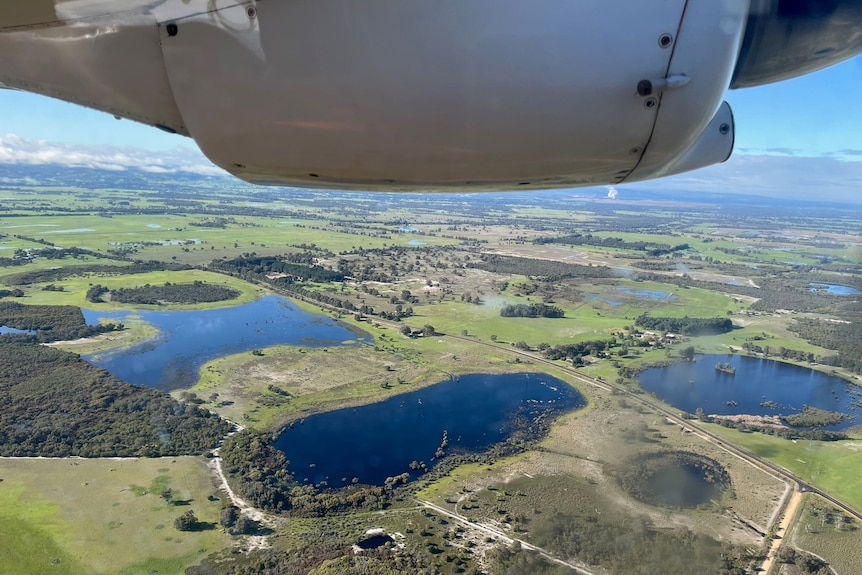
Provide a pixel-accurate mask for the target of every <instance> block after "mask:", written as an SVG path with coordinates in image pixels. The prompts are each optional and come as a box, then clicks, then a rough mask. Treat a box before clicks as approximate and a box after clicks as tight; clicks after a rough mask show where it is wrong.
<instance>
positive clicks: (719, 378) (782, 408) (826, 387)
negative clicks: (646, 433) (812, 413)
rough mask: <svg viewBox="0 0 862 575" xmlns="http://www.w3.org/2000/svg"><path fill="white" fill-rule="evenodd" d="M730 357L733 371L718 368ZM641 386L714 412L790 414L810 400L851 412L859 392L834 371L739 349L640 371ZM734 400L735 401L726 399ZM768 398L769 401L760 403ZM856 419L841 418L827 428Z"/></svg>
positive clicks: (687, 405)
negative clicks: (743, 353) (747, 353)
mask: <svg viewBox="0 0 862 575" xmlns="http://www.w3.org/2000/svg"><path fill="white" fill-rule="evenodd" d="M716 363H730V364H731V365H732V366H733V367H735V368H736V374H735V375H730V374H727V373H723V372H720V371H717V370H716V369H715V364H716ZM638 380H639V381H640V384H641V387H643V388H644V389H645V390H647V391H649V392H651V393H654V394H655V395H656V397H658V398H659V399H661V400H662V401H664V402H666V403H669V404H670V405H673V406H674V407H677V408H679V409H682V410H685V411H687V412H689V413H694V412H695V411H696V410H697V408H699V407H702V408H703V410H704V411H705V412H706V413H707V414H715V415H738V414H749V415H790V414H792V413H798V412H800V411H802V406H803V405H810V406H812V407H818V408H820V409H825V410H828V411H840V412H842V413H846V414H849V415H855V414H856V413H857V411H858V410H857V409H856V408H855V407H854V404H858V403H859V394H860V392H862V390H860V389H859V388H857V387H856V386H853V385H852V384H850V383H848V382H846V381H844V380H843V379H841V378H839V377H835V376H831V375H828V374H825V373H823V372H820V371H815V370H813V369H808V368H805V367H801V366H798V365H792V364H789V363H782V362H780V361H772V360H765V359H760V358H756V357H747V356H737V355H705V356H697V361H695V362H693V363H692V362H682V363H675V364H672V365H670V366H668V367H653V368H649V369H647V370H645V371H644V372H643V373H641V374H640V375H639V376H638ZM729 401H735V402H736V404H737V405H727V402H729ZM765 402H772V404H774V406H773V407H769V406H764V405H761V404H763V403H765ZM853 425H858V422H857V421H849V420H845V421H843V422H841V423H839V424H837V425H834V426H832V427H829V428H828V429H845V428H847V427H851V426H853Z"/></svg>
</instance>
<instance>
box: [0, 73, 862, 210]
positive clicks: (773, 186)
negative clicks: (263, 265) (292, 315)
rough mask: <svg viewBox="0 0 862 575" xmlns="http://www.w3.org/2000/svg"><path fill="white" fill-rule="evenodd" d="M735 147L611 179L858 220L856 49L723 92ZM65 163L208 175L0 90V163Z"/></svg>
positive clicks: (210, 170) (204, 165) (143, 136)
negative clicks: (721, 158)
mask: <svg viewBox="0 0 862 575" xmlns="http://www.w3.org/2000/svg"><path fill="white" fill-rule="evenodd" d="M726 99H727V101H728V102H729V103H730V105H731V107H732V108H733V113H734V118H735V121H736V145H735V150H734V154H733V156H732V157H731V159H730V160H728V161H727V162H725V163H724V164H720V165H717V166H712V167H709V168H705V169H702V170H698V171H695V172H690V173H688V174H684V175H680V176H674V177H672V178H666V179H662V180H656V181H651V182H643V183H633V184H622V185H620V186H617V189H618V191H619V193H620V197H624V194H625V190H626V189H627V188H631V189H638V190H660V189H665V190H679V191H690V192H693V193H694V192H698V191H705V192H722V193H741V194H747V195H759V196H772V197H779V198H780V197H784V198H798V199H804V198H812V197H816V198H823V199H827V200H841V201H851V202H859V205H860V218H862V56H859V57H856V58H854V59H851V60H848V61H846V62H844V63H842V64H839V65H836V66H833V67H831V68H827V69H825V70H821V71H819V72H816V73H814V74H810V75H808V76H803V77H801V78H797V79H794V80H789V81H785V82H781V83H777V84H772V85H767V86H761V87H757V88H748V89H745V90H732V91H729V92H728V93H727V95H726ZM22 163H24V164H61V165H62V164H68V165H78V166H81V165H83V166H92V167H97V168H105V169H114V170H122V169H126V168H128V167H132V166H134V167H139V168H142V169H145V170H148V171H151V172H172V171H177V170H182V171H186V172H191V173H199V174H204V175H214V174H220V173H224V172H222V171H221V170H220V169H219V168H217V167H215V166H213V165H212V164H211V163H210V162H209V161H208V160H207V159H206V158H205V157H204V156H203V155H202V154H201V153H200V152H199V150H198V149H197V146H196V145H195V144H194V142H193V141H192V140H191V139H189V138H184V137H182V136H177V135H171V134H166V133H164V132H161V131H159V130H157V129H155V128H152V127H149V126H144V125H141V124H137V123H135V122H132V121H130V120H119V121H118V120H116V119H114V118H113V117H112V116H110V115H108V114H104V113H102V112H96V111H93V110H90V109H87V108H83V107H80V106H75V105H72V104H66V103H64V102H60V101H58V100H53V99H50V98H46V97H43V96H37V95H34V94H28V93H25V92H17V91H12V90H0V177H2V167H3V164H22Z"/></svg>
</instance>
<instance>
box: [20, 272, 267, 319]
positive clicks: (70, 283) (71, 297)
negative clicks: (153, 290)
mask: <svg viewBox="0 0 862 575" xmlns="http://www.w3.org/2000/svg"><path fill="white" fill-rule="evenodd" d="M194 281H201V282H205V283H210V284H214V285H222V286H226V287H229V288H233V289H235V290H237V291H239V292H240V295H239V296H238V297H236V298H234V299H230V300H225V301H218V302H208V303H199V304H183V305H173V304H172V305H164V306H158V305H143V304H121V303H115V302H111V301H105V302H102V303H92V302H90V301H87V299H86V294H87V290H88V289H90V287H92V286H93V285H95V284H101V285H103V286H107V287H108V288H110V289H117V288H134V287H138V286H143V285H146V284H150V285H162V284H164V283H165V282H170V283H192V282H194ZM49 283H53V284H54V285H55V286H57V287H58V288H63V291H44V290H43V289H42V288H43V287H45V285H47V283H45V284H34V285H33V286H31V287H29V288H27V289H26V290H25V293H26V296H25V297H24V298H20V299H19V301H20V302H21V303H25V304H43V305H74V306H78V307H83V308H88V309H94V310H106V311H116V310H148V309H158V310H195V309H212V308H219V307H230V306H235V305H241V304H244V303H248V302H250V301H254V300H255V299H257V298H259V297H260V296H261V295H263V294H265V293H267V292H266V291H265V290H264V289H263V288H260V287H258V286H255V285H252V284H250V283H248V282H245V281H243V280H241V279H237V278H233V277H230V276H226V275H222V274H217V273H213V272H207V271H201V270H184V271H159V272H150V273H143V274H130V275H121V274H120V275H117V274H103V273H92V274H84V275H80V276H75V277H70V278H66V279H63V280H60V281H56V282H49ZM106 299H107V298H106Z"/></svg>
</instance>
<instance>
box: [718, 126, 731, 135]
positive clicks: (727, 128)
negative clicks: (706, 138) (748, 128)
mask: <svg viewBox="0 0 862 575" xmlns="http://www.w3.org/2000/svg"><path fill="white" fill-rule="evenodd" d="M718 131H719V132H720V133H721V135H723V136H726V135H727V134H729V133H730V124H722V125H720V126H719V127H718Z"/></svg>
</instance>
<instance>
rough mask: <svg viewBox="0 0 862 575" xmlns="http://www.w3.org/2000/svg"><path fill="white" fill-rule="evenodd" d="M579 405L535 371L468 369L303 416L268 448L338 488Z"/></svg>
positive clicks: (381, 477)
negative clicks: (427, 384)
mask: <svg viewBox="0 0 862 575" xmlns="http://www.w3.org/2000/svg"><path fill="white" fill-rule="evenodd" d="M584 404H585V402H584V398H583V396H581V395H580V394H579V393H578V392H577V391H575V390H574V389H573V388H572V387H570V386H569V385H567V384H566V383H565V382H563V381H561V380H559V379H556V378H553V377H550V376H548V375H544V374H538V373H517V374H501V375H488V374H470V375H462V376H460V377H458V378H450V379H449V380H446V381H442V382H440V383H437V384H435V385H432V386H430V387H425V388H422V389H419V390H416V391H413V392H409V393H405V394H401V395H396V396H393V397H390V398H389V399H387V400H385V401H381V402H378V403H372V404H370V405H364V406H361V407H353V408H345V409H339V410H336V411H330V412H327V413H322V414H319V415H314V416H311V417H309V418H307V419H305V420H304V421H303V422H296V423H295V424H294V425H293V427H289V428H287V429H285V431H284V432H283V433H282V435H281V436H280V437H279V438H278V441H277V442H276V446H277V447H278V448H279V449H281V450H282V451H284V453H285V455H286V456H287V459H288V461H290V466H289V469H290V470H291V472H293V473H294V474H295V478H296V479H297V480H298V481H300V482H307V483H312V484H319V483H321V482H322V481H326V484H327V485H329V486H330V487H341V486H343V485H345V484H347V483H349V482H350V481H352V479H353V478H354V477H356V478H358V479H359V481H360V482H362V483H368V484H373V485H383V483H384V481H385V480H386V478H387V477H393V476H396V475H400V474H402V473H409V474H410V476H411V479H415V478H416V477H417V476H418V475H419V474H420V473H421V471H420V470H415V469H411V468H410V464H411V463H412V462H414V461H415V462H424V463H425V464H426V465H427V467H428V468H429V469H430V468H431V467H433V466H434V464H435V463H436V462H437V460H438V459H439V458H438V457H436V455H435V453H436V451H437V449H438V448H439V447H440V446H441V444H442V443H443V436H444V433H445V434H446V437H447V442H448V446H446V448H445V449H444V453H445V455H450V454H452V453H465V452H466V453H481V452H483V451H486V450H487V449H489V448H490V447H491V446H493V445H494V444H495V443H498V442H501V441H505V440H506V439H507V438H508V437H510V436H511V435H512V434H513V433H514V432H516V431H518V430H521V431H523V430H525V429H529V428H532V429H533V431H535V430H536V429H537V428H538V427H540V423H542V422H544V423H548V422H549V421H550V418H552V417H554V416H556V415H558V414H560V413H562V412H564V411H569V410H571V409H574V408H577V407H581V406H583V405H584Z"/></svg>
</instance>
